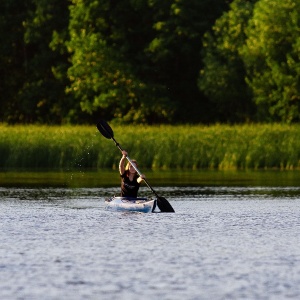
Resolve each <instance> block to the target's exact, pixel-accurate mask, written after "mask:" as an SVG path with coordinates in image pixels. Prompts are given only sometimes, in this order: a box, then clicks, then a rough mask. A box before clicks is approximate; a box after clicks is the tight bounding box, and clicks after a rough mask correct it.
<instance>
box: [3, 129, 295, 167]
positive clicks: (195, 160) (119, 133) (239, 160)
mask: <svg viewBox="0 0 300 300" xmlns="http://www.w3.org/2000/svg"><path fill="white" fill-rule="evenodd" d="M112 128H113V130H114V133H115V138H116V139H117V141H118V142H119V143H120V144H121V146H122V147H123V148H124V149H126V150H127V151H128V153H129V156H130V157H131V158H136V159H137V160H138V162H139V167H140V168H141V169H145V168H152V169H174V168H176V169H203V168H209V169H223V170H226V169H262V168H264V169H270V168H278V169H299V168H300V138H299V137H300V126H298V125H292V126H289V125H279V124H275V125H240V126H227V125H214V126H200V125H199V126H188V125H183V126H118V125H113V126H112ZM119 159H120V152H119V150H118V149H117V148H116V147H115V146H114V143H113V142H112V141H111V140H108V139H105V138H104V137H103V136H102V135H101V134H100V133H99V132H98V130H97V128H96V127H95V126H49V127H48V126H7V125H0V168H2V169H10V168H18V169H19V168H26V169H27V168H30V169H64V170H68V169H70V170H71V169H74V168H93V169H101V168H117V167H118V163H119Z"/></svg>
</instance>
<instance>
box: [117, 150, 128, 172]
mask: <svg viewBox="0 0 300 300" xmlns="http://www.w3.org/2000/svg"><path fill="white" fill-rule="evenodd" d="M122 154H123V156H122V158H121V160H120V163H119V172H120V175H123V174H124V172H125V160H126V156H127V155H128V154H127V152H126V151H125V150H123V151H122Z"/></svg>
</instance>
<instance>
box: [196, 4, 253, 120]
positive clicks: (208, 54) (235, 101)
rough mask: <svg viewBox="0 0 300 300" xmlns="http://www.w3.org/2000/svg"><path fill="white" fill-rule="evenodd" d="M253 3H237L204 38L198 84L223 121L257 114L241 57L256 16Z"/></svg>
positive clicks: (243, 118)
mask: <svg viewBox="0 0 300 300" xmlns="http://www.w3.org/2000/svg"><path fill="white" fill-rule="evenodd" d="M252 2H255V1H244V0H235V1H233V2H232V3H231V5H230V10H229V11H228V12H225V13H224V14H223V15H222V16H221V17H220V18H219V19H218V20H217V21H216V23H215V25H214V26H213V28H212V32H206V34H205V35H204V38H203V50H202V51H203V62H204V67H203V69H202V70H201V71H200V77H199V81H198V85H199V88H200V89H201V90H202V91H203V92H204V93H205V94H206V95H207V97H208V98H209V99H210V100H211V101H212V102H213V103H214V104H215V112H216V113H217V114H218V117H217V119H218V120H219V121H223V122H224V121H229V122H236V121H239V122H241V121H247V120H248V119H251V117H252V115H253V112H254V107H253V105H252V102H251V100H252V98H251V91H250V90H249V88H248V87H247V84H246V82H245V76H246V74H245V67H244V62H243V60H242V58H241V56H240V52H241V48H242V47H243V46H244V43H245V39H246V36H245V29H246V27H247V24H248V21H249V19H250V18H251V16H252V10H253V3H252Z"/></svg>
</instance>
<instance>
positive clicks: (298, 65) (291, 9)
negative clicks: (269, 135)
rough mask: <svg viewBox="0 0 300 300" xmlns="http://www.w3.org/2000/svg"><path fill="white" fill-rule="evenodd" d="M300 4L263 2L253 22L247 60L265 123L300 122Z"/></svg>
mask: <svg viewBox="0 0 300 300" xmlns="http://www.w3.org/2000/svg"><path fill="white" fill-rule="evenodd" d="M299 14H300V3H299V1H294V0H287V1H280V0H260V1H258V2H257V4H256V5H255V7H254V12H253V18H252V19H251V21H250V22H249V26H248V30H247V40H246V43H245V46H244V49H243V59H244V61H245V63H246V65H247V82H248V84H249V86H250V87H251V89H252V91H253V94H254V100H255V102H256V104H257V106H258V109H259V110H260V113H261V115H262V118H263V119H266V118H269V120H272V121H283V122H287V123H290V122H294V121H299V120H300V87H299V79H300V77H299V76H300V61H299V59H300V55H299V43H300V38H299V29H300V23H299Z"/></svg>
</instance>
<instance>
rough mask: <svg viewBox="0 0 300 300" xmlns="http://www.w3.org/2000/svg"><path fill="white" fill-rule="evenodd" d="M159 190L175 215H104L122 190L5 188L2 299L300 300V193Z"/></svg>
mask: <svg viewBox="0 0 300 300" xmlns="http://www.w3.org/2000/svg"><path fill="white" fill-rule="evenodd" d="M155 190H156V191H157V192H158V194H160V195H162V196H164V197H165V198H167V199H168V200H169V202H170V203H171V204H172V206H173V207H174V209H175V211H176V213H175V214H163V213H153V214H142V213H121V212H110V211H106V210H105V207H104V199H105V197H108V196H110V195H112V194H118V192H119V188H118V187H100V188H99V187H98V188H96V187H88V188H70V187H42V186H39V187H24V186H19V187H16V186H15V187H13V186H7V184H3V186H2V187H0V199H1V201H0V220H1V223H0V224H1V225H0V226H1V230H0V241H1V243H0V299H46V300H47V299H49V300H50V299H139V300H140V299H175V300H176V299H180V300H181V299H210V300H211V299H299V298H300V247H299V245H300V234H299V233H300V230H299V229H300V187H299V186H295V185H290V186H279V185H278V186H251V185H248V186H241V185H237V186H232V185H230V186H229V185H222V186H213V185H205V186H160V187H155ZM141 194H143V195H150V194H149V191H148V189H147V188H145V187H143V188H141Z"/></svg>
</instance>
